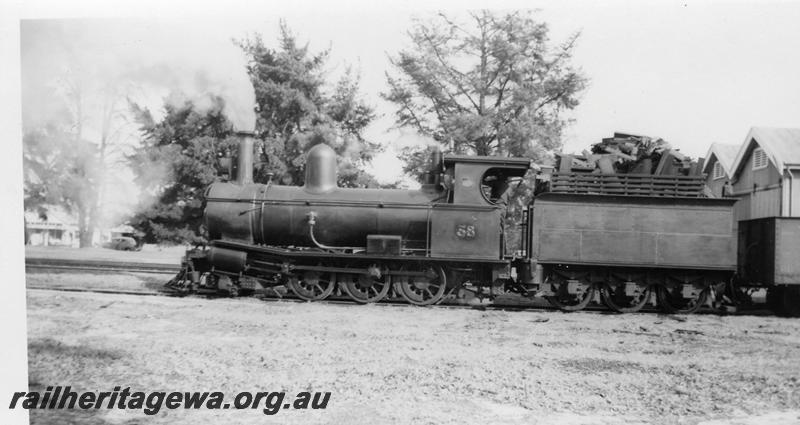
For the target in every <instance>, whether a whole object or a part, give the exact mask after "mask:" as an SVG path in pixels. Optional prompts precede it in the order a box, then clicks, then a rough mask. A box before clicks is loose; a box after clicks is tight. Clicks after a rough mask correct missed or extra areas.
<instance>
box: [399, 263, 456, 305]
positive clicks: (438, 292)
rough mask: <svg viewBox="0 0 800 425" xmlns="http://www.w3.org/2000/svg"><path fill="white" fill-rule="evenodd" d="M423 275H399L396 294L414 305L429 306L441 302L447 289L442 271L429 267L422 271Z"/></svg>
mask: <svg viewBox="0 0 800 425" xmlns="http://www.w3.org/2000/svg"><path fill="white" fill-rule="evenodd" d="M423 272H424V275H422V276H419V275H410V276H409V275H400V276H398V277H397V278H396V280H397V292H398V293H399V294H400V296H402V297H403V299H405V300H406V301H408V302H409V303H411V304H415V305H431V304H435V303H437V302H439V301H441V300H442V298H443V297H444V291H445V289H446V287H447V278H446V277H445V273H444V269H442V268H441V267H439V266H430V267H427V268H426V269H424V270H423Z"/></svg>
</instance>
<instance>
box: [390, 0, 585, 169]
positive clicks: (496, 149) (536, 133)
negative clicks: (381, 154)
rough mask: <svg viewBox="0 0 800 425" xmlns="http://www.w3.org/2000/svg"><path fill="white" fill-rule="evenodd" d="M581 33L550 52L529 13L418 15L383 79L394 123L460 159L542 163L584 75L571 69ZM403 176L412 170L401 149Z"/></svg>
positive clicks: (414, 157) (557, 140)
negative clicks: (460, 16)
mask: <svg viewBox="0 0 800 425" xmlns="http://www.w3.org/2000/svg"><path fill="white" fill-rule="evenodd" d="M578 36H579V34H578V33H576V34H573V35H572V36H571V37H569V38H568V39H567V40H566V41H565V42H564V43H562V44H561V45H559V46H558V47H556V48H553V47H551V46H550V44H549V39H548V28H547V25H546V24H544V23H541V22H537V21H536V20H535V19H534V17H533V13H532V12H523V11H515V12H510V13H505V14H496V13H493V12H490V11H485V10H484V11H477V12H471V13H469V14H468V16H467V18H466V22H460V21H458V20H457V19H455V18H453V17H450V16H447V15H445V14H443V13H439V14H437V15H435V16H434V17H432V18H431V19H427V20H421V19H417V20H415V22H414V26H413V28H412V30H411V31H409V37H410V39H411V44H412V46H413V47H412V48H411V49H407V50H402V51H400V52H399V53H398V54H397V55H396V56H393V57H391V61H392V64H393V66H394V68H395V69H396V71H397V74H396V75H392V74H390V73H387V80H388V84H389V91H388V92H387V93H384V94H383V97H384V98H385V99H386V100H388V101H390V102H392V103H394V104H395V105H396V106H397V109H396V123H397V125H398V126H407V127H412V128H414V129H416V130H417V131H418V132H419V133H421V134H423V135H427V136H430V137H432V138H433V139H434V140H436V141H437V142H439V143H441V144H442V145H443V148H445V150H449V151H452V152H454V153H458V154H473V155H500V156H517V157H528V158H532V159H534V160H536V161H542V160H545V159H547V154H548V152H550V151H552V150H554V149H557V148H559V147H560V146H561V143H562V142H561V132H562V130H563V129H564V127H565V126H566V125H567V123H568V120H567V119H566V118H565V117H564V116H563V112H564V111H565V110H569V109H573V108H575V107H576V106H577V105H578V95H579V93H580V92H581V91H582V90H583V89H584V87H585V85H586V78H585V77H584V76H583V75H582V74H581V72H579V71H578V70H576V69H575V68H574V67H572V66H571V65H570V58H571V54H572V50H573V48H574V46H575V43H576V41H577V39H578ZM405 154H406V157H407V159H409V160H410V161H409V165H408V167H407V168H406V171H412V170H418V169H419V167H420V165H421V164H420V159H419V155H418V153H417V152H414V151H407V152H406V153H405Z"/></svg>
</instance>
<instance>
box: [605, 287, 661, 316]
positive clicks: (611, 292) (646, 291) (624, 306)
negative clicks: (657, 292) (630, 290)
mask: <svg viewBox="0 0 800 425" xmlns="http://www.w3.org/2000/svg"><path fill="white" fill-rule="evenodd" d="M651 289H652V288H651V287H650V286H643V285H637V288H636V292H635V293H634V294H633V295H626V294H625V284H616V285H614V284H609V283H606V284H603V286H602V288H601V289H600V295H602V297H603V303H604V304H605V305H606V307H608V308H610V309H611V310H614V311H616V312H618V313H635V312H637V311H639V310H641V309H642V307H644V306H645V305H647V302H648V301H650V294H651V293H652V290H651Z"/></svg>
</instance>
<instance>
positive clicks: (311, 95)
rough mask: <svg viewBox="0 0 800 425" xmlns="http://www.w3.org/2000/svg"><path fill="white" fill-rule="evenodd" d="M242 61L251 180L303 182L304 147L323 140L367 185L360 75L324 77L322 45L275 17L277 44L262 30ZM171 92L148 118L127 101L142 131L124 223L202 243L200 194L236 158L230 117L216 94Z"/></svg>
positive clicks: (347, 175) (370, 147)
mask: <svg viewBox="0 0 800 425" xmlns="http://www.w3.org/2000/svg"><path fill="white" fill-rule="evenodd" d="M237 44H238V45H239V46H240V47H241V48H242V49H243V51H244V53H245V55H246V57H247V58H248V66H247V70H246V71H247V72H248V73H249V75H250V77H251V80H252V82H253V86H254V89H255V94H256V101H257V105H254V106H255V110H256V114H257V120H256V129H255V130H256V135H257V137H258V139H259V143H258V149H259V150H260V152H261V155H259V157H260V158H257V161H260V162H262V163H261V164H260V166H258V167H256V168H255V176H254V177H255V180H256V181H257V182H258V181H260V182H265V181H266V180H267V173H272V175H273V177H272V179H273V181H276V182H278V183H280V184H289V185H299V184H302V183H303V169H304V166H305V153H306V152H307V151H308V150H309V149H310V148H311V147H312V146H314V145H316V144H319V143H326V144H328V145H330V146H331V147H333V149H334V150H335V151H336V153H337V154H338V155H339V184H340V185H341V186H345V187H356V186H362V187H363V186H368V185H373V184H374V180H373V179H372V177H371V176H369V175H368V174H365V173H364V172H363V171H362V170H361V167H362V165H363V164H364V162H365V161H367V160H368V159H369V158H370V157H371V155H372V153H373V152H375V150H376V148H377V146H376V145H374V144H372V143H370V142H368V141H367V140H365V139H364V137H363V130H364V128H365V127H366V126H367V125H368V124H369V123H370V121H371V120H372V119H373V116H374V114H373V111H372V108H370V107H369V106H367V105H366V104H365V103H364V102H363V101H361V100H360V96H359V84H358V83H359V82H358V78H357V77H356V76H355V75H354V73H353V72H351V71H350V70H348V71H347V72H345V75H344V76H343V77H342V78H341V79H340V80H339V81H338V82H337V83H336V84H334V85H332V86H329V85H328V84H327V82H326V80H325V74H324V65H325V62H326V59H327V55H328V52H327V51H323V52H320V53H316V54H314V53H312V52H310V50H309V48H308V46H299V45H298V43H297V42H296V39H295V37H294V36H293V35H292V34H291V32H290V31H289V30H288V29H287V27H286V26H285V25H284V24H282V25H281V32H280V37H279V43H278V45H279V47H278V48H275V49H273V48H269V47H267V46H266V45H265V44H264V43H263V41H262V39H261V37H259V36H257V35H256V36H254V37H253V38H251V39H248V40H244V41H239V42H237ZM199 100H200V101H199V102H198V99H186V98H181V96H180V95H179V94H174V95H173V96H172V97H170V98H168V99H167V100H166V102H165V104H164V112H165V114H164V117H163V118H162V119H160V120H158V121H156V120H155V119H154V118H153V116H152V114H151V113H150V111H149V110H147V109H146V108H143V107H140V106H138V105H135V104H134V105H132V112H133V115H134V116H135V120H136V122H137V124H138V125H139V128H140V131H141V134H142V139H143V140H142V146H141V147H140V148H139V149H138V150H137V151H136V153H135V154H134V155H133V156H131V157H130V161H131V164H132V167H133V169H134V172H135V174H136V176H137V181H138V183H139V185H140V186H141V187H142V188H144V189H145V191H146V193H148V194H150V197H149V198H148V197H146V198H145V199H146V200H145V201H144V202H143V203H142V205H141V206H140V208H139V210H138V212H137V213H136V215H135V216H134V217H133V219H132V220H131V224H132V225H133V226H134V227H136V228H137V229H138V230H140V231H142V232H144V233H145V235H146V237H145V241H146V242H173V243H180V242H193V243H198V242H202V241H203V240H204V230H203V228H202V224H203V218H202V212H203V211H202V207H203V195H204V193H205V189H206V187H207V186H208V185H209V184H211V183H213V182H214V181H215V180H216V179H218V178H219V175H220V174H222V172H223V171H224V170H222V169H221V166H220V161H219V158H220V157H222V156H231V157H235V156H236V154H237V148H238V143H237V140H236V137H235V135H234V131H235V130H236V131H247V130H253V129H241V128H236V129H234V127H233V124H232V123H231V121H229V120H228V119H227V118H226V117H225V115H224V114H223V110H224V106H225V103H224V100H223V99H222V98H220V97H219V96H214V95H210V96H208V97H205V98H203V99H199Z"/></svg>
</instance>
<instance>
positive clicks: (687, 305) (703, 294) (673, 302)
mask: <svg viewBox="0 0 800 425" xmlns="http://www.w3.org/2000/svg"><path fill="white" fill-rule="evenodd" d="M708 293H709V289H708V288H705V289H703V290H702V291H700V292H699V293H698V294H697V296H695V297H694V298H684V297H683V294H682V293H681V290H680V286H678V287H676V289H674V290H672V291H670V290H669V289H667V288H666V287H665V286H659V287H658V290H657V291H656V297H657V298H658V306H659V307H661V309H662V310H664V311H665V312H667V313H672V314H692V313H695V312H697V310H700V307H702V306H703V304H705V303H706V300H708Z"/></svg>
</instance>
